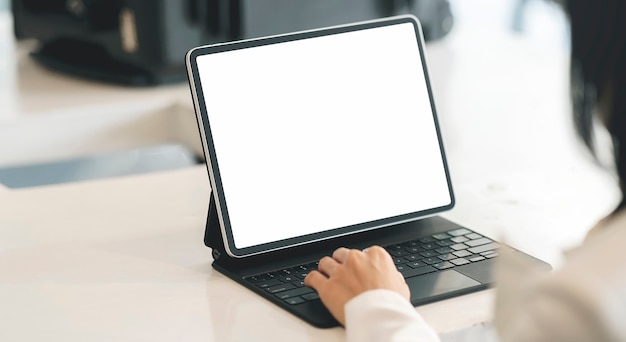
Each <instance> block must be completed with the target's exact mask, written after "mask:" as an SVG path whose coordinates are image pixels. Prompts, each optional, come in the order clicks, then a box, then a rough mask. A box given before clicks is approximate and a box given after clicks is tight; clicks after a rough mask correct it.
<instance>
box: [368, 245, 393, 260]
mask: <svg viewBox="0 0 626 342" xmlns="http://www.w3.org/2000/svg"><path fill="white" fill-rule="evenodd" d="M367 255H369V256H372V257H378V258H382V259H389V260H392V259H391V255H389V252H387V251H386V250H385V249H384V248H382V247H380V246H376V245H374V246H372V247H370V248H368V249H367Z"/></svg>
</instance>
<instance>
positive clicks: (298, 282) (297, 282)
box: [292, 280, 304, 287]
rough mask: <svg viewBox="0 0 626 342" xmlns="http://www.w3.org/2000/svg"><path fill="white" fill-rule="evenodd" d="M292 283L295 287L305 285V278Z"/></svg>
mask: <svg viewBox="0 0 626 342" xmlns="http://www.w3.org/2000/svg"><path fill="white" fill-rule="evenodd" d="M292 284H293V286H295V287H303V286H304V280H298V281H294V282H293V283H292Z"/></svg>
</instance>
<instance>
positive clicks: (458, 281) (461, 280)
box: [406, 270, 481, 302]
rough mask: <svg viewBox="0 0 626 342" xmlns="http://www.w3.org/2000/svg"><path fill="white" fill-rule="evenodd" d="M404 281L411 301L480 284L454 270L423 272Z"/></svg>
mask: <svg viewBox="0 0 626 342" xmlns="http://www.w3.org/2000/svg"><path fill="white" fill-rule="evenodd" d="M406 282H407V284H408V285H409V288H410V289H411V301H412V302H414V301H416V300H420V299H424V298H428V297H432V296H437V295H440V294H443V293H448V292H453V291H458V290H461V289H465V288H468V287H473V286H478V285H481V284H480V283H479V282H477V281H476V280H474V279H472V278H470V277H467V276H465V275H463V274H461V273H459V272H457V271H454V270H448V271H443V272H437V273H429V274H424V275H421V276H417V277H412V278H408V279H406Z"/></svg>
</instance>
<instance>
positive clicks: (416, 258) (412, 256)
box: [404, 254, 422, 261]
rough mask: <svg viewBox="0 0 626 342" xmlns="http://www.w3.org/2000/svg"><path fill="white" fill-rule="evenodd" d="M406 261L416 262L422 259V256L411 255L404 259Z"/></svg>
mask: <svg viewBox="0 0 626 342" xmlns="http://www.w3.org/2000/svg"><path fill="white" fill-rule="evenodd" d="M404 258H405V259H406V260H408V261H417V260H420V259H422V256H421V255H419V254H411V255H407V256H405V257H404Z"/></svg>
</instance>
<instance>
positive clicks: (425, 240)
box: [417, 236, 435, 243]
mask: <svg viewBox="0 0 626 342" xmlns="http://www.w3.org/2000/svg"><path fill="white" fill-rule="evenodd" d="M417 241H419V242H421V243H430V242H434V241H435V238H433V237H432V236H426V237H423V238H421V239H417Z"/></svg>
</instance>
